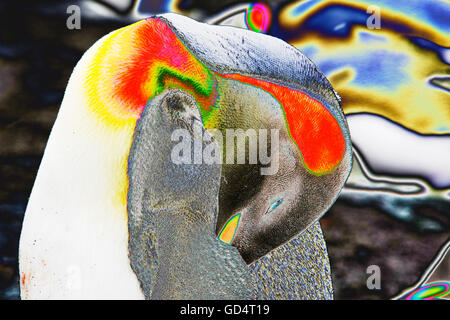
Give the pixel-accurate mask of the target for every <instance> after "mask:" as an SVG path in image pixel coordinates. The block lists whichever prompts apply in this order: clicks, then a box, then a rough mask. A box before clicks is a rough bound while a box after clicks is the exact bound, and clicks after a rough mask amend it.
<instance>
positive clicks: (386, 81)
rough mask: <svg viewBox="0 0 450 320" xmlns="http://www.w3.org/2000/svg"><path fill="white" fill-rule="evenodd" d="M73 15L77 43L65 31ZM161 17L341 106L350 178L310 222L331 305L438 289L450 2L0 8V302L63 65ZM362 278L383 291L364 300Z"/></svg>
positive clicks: (444, 268) (105, 3)
mask: <svg viewBox="0 0 450 320" xmlns="http://www.w3.org/2000/svg"><path fill="white" fill-rule="evenodd" d="M74 4H75V5H78V6H79V7H80V12H81V24H80V28H79V29H77V28H76V29H69V28H68V27H67V24H66V22H67V19H68V18H69V16H70V14H71V13H70V11H69V12H68V11H67V8H68V7H69V6H70V5H74ZM164 12H177V13H180V14H183V15H186V16H189V17H191V18H194V19H196V20H199V21H203V22H207V23H211V24H221V25H232V26H235V27H241V28H248V29H250V30H252V31H254V32H264V33H267V34H270V35H272V36H275V37H278V38H281V39H283V40H285V41H286V42H288V43H290V44H291V45H293V46H295V47H296V48H298V49H299V50H301V51H302V52H303V53H304V54H306V55H307V56H308V57H309V58H310V59H311V60H312V61H313V62H314V63H315V64H316V65H317V66H318V67H319V69H320V70H321V71H322V72H323V73H324V74H325V75H326V76H327V78H328V79H329V80H330V82H331V83H332V85H333V87H334V89H335V90H336V91H337V93H338V94H339V95H340V97H341V98H342V103H341V104H342V107H343V109H344V113H345V114H346V116H347V120H348V124H349V127H350V133H351V137H352V142H353V146H354V168H353V171H352V173H351V175H350V178H349V180H348V182H347V184H346V185H345V187H344V189H343V192H342V194H341V196H340V197H339V199H338V200H337V202H336V204H335V205H334V206H333V207H332V208H331V209H330V211H329V212H328V213H327V214H326V215H325V216H324V217H323V218H322V219H321V225H322V228H323V230H324V234H325V239H326V242H327V247H328V252H329V256H330V261H331V269H332V276H333V285H334V290H335V299H389V298H396V297H404V296H405V295H406V294H407V293H410V292H412V290H413V289H414V288H415V287H417V286H418V285H424V284H426V283H429V282H433V281H449V280H450V259H449V254H448V251H449V247H450V232H449V231H450V229H449V225H450V2H449V1H445V0H395V1H394V0H378V1H364V0H354V1H345V0H341V1H331V0H330V1H321V0H303V1H281V0H272V1H265V2H258V3H253V2H242V1H233V0H224V1H220V2H219V1H206V0H184V1H183V0H181V1H174V0H172V1H157V0H153V1H151V0H141V1H132V0H130V1H128V0H101V1H100V0H99V1H93V0H92V1H88V0H86V1H63V0H58V1H23V0H22V1H21V0H16V1H2V2H1V3H0V23H1V28H0V182H1V183H0V299H19V288H18V271H17V269H18V265H17V263H18V262H17V249H18V239H19V235H20V229H21V223H22V219H23V213H24V211H25V208H26V204H27V200H28V196H29V194H30V191H31V188H32V185H33V181H34V178H35V175H36V172H37V169H38V167H39V163H40V160H41V157H42V154H43V151H44V148H45V144H46V141H47V138H48V135H49V133H50V130H51V127H52V125H53V122H54V120H55V118H56V114H57V111H58V108H59V106H60V103H61V100H62V97H63V94H64V89H65V87H66V84H67V81H68V79H69V76H70V74H71V72H72V70H73V68H74V66H75V64H76V63H77V61H78V60H79V59H80V57H81V55H82V54H83V52H84V51H85V50H86V49H87V48H89V47H90V46H91V45H92V44H93V43H94V42H95V41H96V40H97V39H99V38H100V37H101V36H103V35H105V34H107V33H109V32H110V31H112V30H115V29H117V28H119V27H122V26H125V25H128V24H130V23H132V22H134V21H137V20H139V19H142V18H145V17H147V16H150V15H152V14H157V13H164ZM299 72H300V70H299ZM373 265H375V266H378V267H379V270H380V275H381V286H380V288H375V289H369V288H368V286H367V279H368V278H369V276H370V273H368V267H369V266H373Z"/></svg>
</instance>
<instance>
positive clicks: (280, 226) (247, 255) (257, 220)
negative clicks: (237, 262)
mask: <svg viewBox="0 0 450 320" xmlns="http://www.w3.org/2000/svg"><path fill="white" fill-rule="evenodd" d="M220 85H221V88H223V92H226V95H224V97H223V99H222V100H221V102H220V107H222V108H221V109H220V110H221V111H220V112H221V117H220V118H221V119H223V120H222V121H219V122H217V123H216V125H217V126H218V127H220V128H221V130H222V133H223V134H222V135H223V136H224V137H225V136H226V131H227V129H228V128H242V129H243V131H246V130H248V129H255V131H256V132H257V133H258V132H261V129H263V133H264V134H263V135H258V138H259V139H261V138H262V137H263V136H264V135H267V141H268V144H267V150H261V149H258V161H257V163H255V164H250V163H249V155H248V152H249V149H250V139H249V140H248V141H247V143H248V144H247V145H246V149H245V150H244V152H246V162H245V163H244V164H236V163H235V164H227V163H226V159H225V158H226V157H225V156H224V160H223V165H222V179H221V186H220V193H219V215H218V221H217V225H216V233H217V235H218V237H219V239H220V240H222V241H224V242H226V243H228V244H230V245H232V246H235V247H236V248H237V249H238V250H239V252H240V254H241V255H242V257H243V259H244V260H245V261H246V262H247V263H251V262H253V261H255V260H257V259H259V258H260V257H262V256H264V255H265V254H267V253H268V252H270V251H271V250H273V249H275V248H277V247H278V246H280V245H282V244H284V243H285V242H287V241H289V240H290V239H291V238H293V237H295V236H296V235H298V234H299V233H301V232H303V231H304V230H305V229H306V228H307V227H308V226H309V225H311V224H312V223H313V222H315V221H317V220H318V219H319V218H320V217H321V216H322V215H323V214H324V213H325V212H326V211H327V209H328V208H329V207H330V206H331V205H332V203H333V202H334V201H335V200H336V198H337V196H338V194H339V192H340V190H341V188H342V186H343V184H344V182H345V180H346V178H347V175H348V171H349V168H350V167H351V157H350V154H349V151H350V150H351V148H349V147H348V146H347V150H346V152H345V154H344V156H343V158H342V160H341V161H340V162H339V164H338V165H337V166H336V167H335V168H334V169H333V170H331V171H330V172H325V173H322V174H317V173H314V172H312V171H311V170H310V169H309V168H308V167H307V163H305V160H304V157H303V155H302V153H301V150H299V147H298V145H297V143H296V141H295V140H294V139H292V135H291V134H290V132H289V131H290V128H289V123H288V122H287V121H286V116H285V114H284V112H283V108H282V106H281V105H280V101H279V100H278V99H276V98H275V97H274V96H273V95H271V94H270V93H268V92H267V91H265V90H263V89H261V88H258V87H255V86H251V85H249V84H245V83H242V82H236V81H235V80H232V79H226V80H223V81H222V82H220ZM305 107H307V106H305ZM334 107H336V108H337V107H339V102H338V100H337V98H336V100H335V105H334ZM237 110H242V111H241V112H237ZM238 114H239V116H237V115H238ZM342 130H343V131H344V132H345V130H346V127H345V125H344V126H343V129H342ZM271 133H274V134H271ZM223 144H224V145H226V142H224V143H223ZM258 144H259V146H261V141H259V142H258ZM262 145H263V147H264V143H262ZM226 147H227V148H228V146H227V145H226ZM235 151H236V152H238V149H237V147H236V150H235ZM261 151H263V154H261ZM224 152H225V153H226V150H224ZM264 155H270V158H271V160H270V162H269V163H267V161H266V162H265V163H262V160H263V159H261V156H264ZM264 169H265V170H266V172H267V171H268V172H269V174H267V173H266V174H262V172H263V171H262V170H264Z"/></svg>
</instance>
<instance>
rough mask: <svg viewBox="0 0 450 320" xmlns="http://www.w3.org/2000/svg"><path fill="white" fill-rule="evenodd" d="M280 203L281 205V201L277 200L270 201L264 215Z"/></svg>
mask: <svg viewBox="0 0 450 320" xmlns="http://www.w3.org/2000/svg"><path fill="white" fill-rule="evenodd" d="M282 203H283V199H277V200H274V201H272V203H271V204H270V207H269V208H268V209H267V211H266V213H265V214H269V213H271V212H272V211H273V210H275V209H276V208H277V207H278V206H279V205H280V204H282Z"/></svg>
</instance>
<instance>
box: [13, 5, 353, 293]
mask: <svg viewBox="0 0 450 320" xmlns="http://www.w3.org/2000/svg"><path fill="white" fill-rule="evenodd" d="M280 52H281V53H282V54H280ZM236 88H238V89H239V90H238V91H236ZM173 90H180V91H182V92H184V93H186V94H187V96H182V97H181V98H180V97H179V99H182V100H183V99H184V101H185V103H184V104H188V105H190V106H191V107H188V108H187V109H188V110H191V111H192V110H198V113H199V115H198V116H195V117H194V118H199V119H200V122H201V123H202V126H203V127H204V128H206V129H207V130H210V129H214V128H216V129H219V130H225V129H226V128H239V126H240V124H245V126H247V127H248V128H262V127H266V120H264V121H262V120H261V119H260V117H259V115H258V114H259V113H260V112H261V111H264V112H265V111H267V110H268V111H269V113H267V114H266V115H265V116H268V115H270V114H274V115H275V116H276V117H275V116H274V119H277V120H276V121H278V122H277V124H272V123H271V122H269V123H270V124H269V126H274V127H277V128H279V127H282V128H283V130H282V132H281V134H282V140H283V141H284V144H283V146H284V149H283V152H282V154H283V157H282V159H286V161H285V162H282V163H284V164H282V166H281V167H280V168H281V169H282V170H281V173H280V175H274V176H272V177H271V178H267V179H265V180H264V181H262V180H261V178H258V179H256V180H254V182H258V181H260V182H261V185H260V186H259V187H257V188H254V189H251V190H247V191H245V192H241V191H242V188H241V187H242V186H243V185H244V184H245V181H246V180H247V179H248V178H252V176H253V174H252V172H253V171H254V170H253V169H250V171H249V172H250V174H249V172H247V173H243V172H242V169H241V168H244V167H245V166H243V167H239V166H231V167H226V166H225V167H224V168H225V170H223V169H222V173H220V170H219V171H217V168H216V169H214V168H208V169H207V170H205V173H208V176H209V178H208V179H206V178H205V179H204V175H202V174H201V173H200V172H199V170H201V169H202V168H203V169H204V167H202V166H199V167H198V168H197V169H192V172H190V173H187V172H186V171H185V170H186V169H183V168H186V167H183V168H178V170H175V169H174V168H172V169H174V172H176V173H179V174H181V176H182V177H184V179H186V178H187V177H188V176H189V175H190V174H191V175H192V174H193V173H195V174H198V180H196V181H197V182H198V183H194V186H195V187H194V186H193V188H194V190H197V188H199V190H203V188H206V186H207V188H210V194H208V193H206V192H201V193H200V194H201V195H203V196H204V197H205V198H204V199H203V198H201V197H200V196H199V197H195V196H192V195H187V194H186V193H180V195H184V197H183V198H181V200H180V198H179V197H177V196H178V194H177V191H178V189H177V188H179V187H182V186H181V185H180V184H175V185H173V186H169V185H168V181H170V179H168V178H167V177H169V176H170V175H171V174H170V170H163V169H164V168H167V167H170V166H169V165H168V164H167V163H163V162H161V161H162V159H163V158H164V157H167V152H161V150H160V149H164V148H161V147H162V144H164V143H165V141H164V142H163V141H161V142H159V146H160V148H156V146H158V143H157V142H156V140H154V139H149V138H148V135H149V134H150V133H149V132H151V131H152V130H151V128H152V126H153V128H156V127H155V126H156V124H154V123H153V122H152V121H153V120H151V119H150V118H148V115H154V113H152V112H156V111H146V110H149V109H152V108H153V107H155V106H156V107H155V110H156V109H158V110H160V111H161V108H163V106H164V105H165V104H164V103H163V102H161V100H160V99H162V97H166V98H168V97H169V96H168V94H169V92H172V93H173V92H174V91H173ZM176 92H178V91H176ZM176 95H180V94H176ZM258 99H260V100H258ZM261 99H262V100H261ZM171 100H173V99H171ZM158 101H159V102H158ZM186 101H188V102H186ZM258 101H265V102H264V103H265V104H267V101H270V103H269V104H270V105H269V106H267V108H268V109H267V110H266V109H264V108H265V107H264V108H262V109H261V108H259V106H260V105H264V103H263V102H262V103H261V104H254V103H256V102H258ZM192 104H195V105H196V108H193V107H192ZM238 105H239V106H241V107H240V108H238V109H236V108H234V107H235V106H238ZM269 109H270V110H269ZM233 110H234V111H233ZM243 111H245V112H243ZM167 112H168V111H167ZM193 113H194V114H195V112H193ZM248 115H250V116H249V117H247V116H248ZM183 117H186V116H185V115H181V116H179V118H177V119H178V120H180V119H181V118H183ZM144 119H147V120H148V121H145V120H144ZM280 119H283V122H279V121H281V120H280ZM178 120H176V122H177V123H178V122H179V121H178ZM152 123H153V124H152ZM146 124H148V126H147V125H146ZM165 124H166V126H170V125H171V122H170V121H169V122H167V121H166V122H165ZM143 132H147V134H144V135H142V134H143ZM153 132H154V131H153ZM158 134H162V135H164V134H167V132H166V131H164V130H162V131H161V132H160V133H158ZM138 137H146V138H145V139H140V138H138ZM156 149H158V150H156ZM165 150H167V149H165ZM147 157H148V159H147ZM149 159H158V161H156V160H155V162H153V160H152V161H150V160H149ZM289 159H290V160H289ZM283 161H284V160H283ZM152 163H153V164H152ZM157 163H159V165H156V164H157ZM146 168H147V169H150V168H151V170H152V171H154V172H153V173H152V172H150V173H149V172H147V171H146ZM350 168H351V146H350V136H349V134H348V128H347V124H346V121H345V118H344V116H343V113H342V110H341V108H340V106H339V99H338V97H337V95H336V93H335V92H334V90H333V89H332V87H331V85H330V84H329V82H328V80H327V79H326V78H325V76H324V75H323V74H322V73H321V72H320V71H319V70H318V69H317V67H316V66H315V65H314V64H313V63H312V62H311V61H310V60H309V59H307V58H306V57H305V56H304V55H302V54H301V53H300V52H299V51H298V50H296V49H295V48H293V47H291V46H289V45H287V44H286V43H284V42H283V41H281V40H279V39H276V38H273V37H270V36H267V35H263V34H257V33H253V32H250V31H247V30H241V29H238V28H233V27H219V26H210V25H206V24H201V23H198V22H195V21H194V20H192V19H189V18H187V17H183V16H180V15H176V14H165V15H161V16H155V17H151V18H148V19H145V20H142V21H139V22H137V23H135V24H132V25H130V26H127V27H124V28H122V29H119V30H116V31H114V32H112V33H110V34H108V35H106V36H104V37H103V38H102V39H100V40H99V41H97V42H96V43H95V44H94V45H93V46H92V47H91V48H90V49H89V50H88V51H87V52H86V53H85V54H84V55H83V57H82V58H81V60H80V61H79V62H78V64H77V65H76V67H75V69H74V71H73V73H72V75H71V77H70V79H69V83H68V85H67V88H66V92H65V95H64V98H63V101H62V105H61V108H60V110H59V113H58V116H57V119H56V121H55V124H54V126H53V128H52V132H51V134H50V137H49V140H48V143H47V146H46V149H45V152H44V156H43V158H42V162H41V165H40V168H39V171H38V174H37V177H36V180H35V184H34V186H33V190H32V193H31V195H30V199H29V202H28V206H27V210H26V213H25V218H24V222H23V228H22V233H21V238H20V245H19V268H20V286H21V297H22V298H23V299H52V298H57V299H77V298H82V299H98V298H100V299H119V298H120V299H124V298H128V299H143V298H155V299H164V298H180V297H188V298H189V297H195V298H205V297H208V298H215V297H217V298H226V297H228V298H233V297H234V298H244V297H245V298H250V297H252V296H253V293H252V292H253V291H252V290H245V289H244V287H245V284H250V283H251V281H252V280H251V279H250V278H249V277H248V274H247V272H248V269H246V267H245V266H244V265H243V264H242V261H245V262H246V263H247V264H250V267H251V266H252V265H253V266H255V265H256V266H259V267H257V268H255V267H254V268H250V272H253V273H254V277H253V280H254V281H255V282H256V285H257V286H258V281H259V283H262V284H263V285H260V286H259V288H258V290H259V291H260V294H258V296H259V297H262V298H264V297H269V298H271V297H281V298H288V297H289V294H281V295H277V294H276V292H275V293H274V291H276V290H278V289H277V288H276V286H278V287H283V285H282V283H283V282H282V281H283V279H281V278H282V277H283V273H278V275H277V276H275V277H274V278H272V279H271V281H268V280H270V279H265V278H264V276H263V274H264V273H265V274H266V275H267V274H268V273H267V272H265V271H264V270H266V269H267V267H268V268H270V265H271V264H272V263H277V261H278V260H280V259H281V260H282V259H283V257H284V256H285V255H286V254H287V255H289V254H292V252H293V251H297V252H298V251H299V250H300V251H301V250H303V249H302V248H307V249H308V248H309V249H311V250H310V251H314V248H318V249H320V251H321V254H320V255H318V256H317V260H308V261H303V262H302V261H297V262H293V263H294V265H293V269H294V270H300V269H302V268H303V269H311V268H310V266H311V265H320V266H321V267H320V268H319V269H318V270H321V272H323V271H325V272H328V271H329V268H328V269H327V266H328V258H327V256H326V250H325V246H324V240H323V235H322V233H321V230H320V227H318V224H317V220H318V219H319V218H320V216H322V215H323V214H324V212H326V210H327V209H328V208H329V207H330V206H331V204H332V203H333V202H334V201H335V199H336V197H337V195H338V193H339V191H340V189H341V188H342V186H343V184H344V182H345V180H346V178H347V176H348V173H349V171H350ZM297 169H298V170H297ZM158 170H159V172H158ZM183 170H184V171H183ZM183 174H184V176H183ZM217 175H221V177H220V178H219V181H220V187H219V196H218V197H219V200H218V203H219V206H218V208H217V203H215V202H214V199H213V198H214V197H215V196H217V193H216V191H217V190H216V188H217V184H215V183H217ZM164 177H166V178H167V179H168V180H167V181H166V180H164V179H165V178H164ZM171 177H172V179H175V176H173V175H172V176H171ZM239 177H245V179H241V178H239ZM140 179H144V180H142V181H143V183H139V182H138V181H140ZM161 179H163V180H161ZM181 179H183V178H181ZM233 179H234V180H237V181H239V180H240V181H241V182H238V183H236V184H233V183H230V181H231V180H233ZM172 181H173V180H172ZM180 181H182V180H180ZM290 182H293V183H290ZM153 184H154V186H153ZM185 184H186V185H189V183H185ZM283 186H286V187H287V188H284V189H283V188H282V187H283ZM233 188H234V189H233ZM233 190H234V191H233ZM302 190H304V192H301V191H302ZM277 194H279V195H280V197H279V198H277ZM232 198H233V199H232ZM191 200H192V201H191ZM183 201H184V202H183ZM183 203H184V204H183ZM188 203H189V205H188ZM266 205H268V207H267V208H266V207H265V206H266ZM188 207H191V209H189V208H188ZM190 210H194V211H195V212H196V213H198V214H195V217H198V219H199V221H195V223H194V222H192V221H190V220H191V218H192V217H193V216H194V215H193V213H192V212H191V211H190ZM280 210H281V211H280ZM215 211H218V212H215ZM162 212H169V213H168V215H169V216H170V215H171V216H172V218H167V219H160V218H158V217H160V216H161V213H162ZM277 212H278V213H280V214H279V215H278V214H277ZM272 213H273V214H272ZM237 214H239V215H240V216H239V220H240V223H236V224H234V226H233V227H232V228H231V229H232V230H228V229H227V226H231V225H233V224H231V223H229V222H230V219H232V218H233V217H234V216H236V215H237ZM213 217H216V218H217V221H216V222H215V224H216V225H215V226H214V227H213V229H214V228H215V231H216V234H217V236H218V237H219V240H220V241H222V243H220V242H217V241H216V240H214V239H213V238H212V237H211V233H210V231H211V230H210V228H211V223H212V222H211V221H214V218H213ZM211 219H212V220H211ZM194 220H195V219H194ZM177 223H178V224H177ZM189 223H191V224H189ZM174 224H177V226H178V227H180V226H186V230H182V232H180V233H179V235H180V237H177V235H175V234H173V232H172V233H171V232H170V231H171V230H172V228H171V227H172V226H174ZM213 224H214V223H213ZM189 227H192V228H193V229H191V230H188V229H189ZM310 228H314V230H315V232H310V231H308V230H311V229H310ZM200 230H201V232H200ZM305 230H307V231H306V232H305ZM195 231H199V232H195ZM224 231H227V232H224ZM267 232H269V234H272V235H275V236H269V237H267ZM302 232H303V234H302V235H301V237H302V239H303V240H302V241H300V242H301V244H299V241H298V237H299V234H300V233H302ZM225 233H227V234H230V235H231V236H229V237H228V238H225V237H224V234H225ZM162 234H164V236H162V237H160V235H162ZM180 239H184V240H185V241H184V242H183V243H180V242H179V241H180ZM195 239H196V240H195ZM296 239H297V240H296ZM164 241H167V242H166V244H167V246H168V247H173V250H169V249H167V248H166V246H164V247H158V245H157V243H164ZM292 241H294V242H292ZM155 243H156V245H155ZM194 243H198V246H192V247H190V248H191V249H193V248H195V250H194V252H197V251H196V250H199V251H198V252H204V254H206V255H207V256H208V257H211V259H206V262H205V263H204V264H201V263H199V265H201V266H202V267H203V268H204V269H203V270H205V272H207V274H208V276H210V277H207V278H208V279H211V277H212V278H214V277H215V278H214V279H217V281H218V282H217V283H219V284H221V285H223V289H221V288H212V287H211V285H210V284H211V282H210V281H206V282H205V284H204V285H203V284H197V287H195V286H194V284H192V286H193V287H192V288H193V289H194V290H193V295H192V296H189V295H188V294H189V293H188V292H186V291H187V290H189V288H188V287H186V288H182V287H180V283H183V282H184V281H185V280H189V279H190V278H189V277H190V276H192V275H187V274H186V268H192V263H194V262H195V263H197V262H199V259H200V258H199V256H198V255H195V254H194V255H192V256H190V257H186V256H184V257H182V256H179V255H178V253H179V252H181V251H179V250H178V249H179V248H182V246H187V245H188V244H194ZM206 243H208V244H209V245H207V246H206V247H208V248H209V249H205V248H206V247H205V246H204V245H205V244H206ZM295 243H297V244H295ZM233 247H234V248H233ZM283 248H284V250H282V249H283ZM286 248H287V249H286ZM289 248H294V249H289ZM236 249H237V250H238V251H239V254H240V256H241V257H242V259H243V260H240V259H241V258H240V257H239V256H237V254H236ZM202 250H203V251H202ZM204 250H206V251H204ZM186 252H191V251H186ZM217 254H218V255H219V256H221V257H220V258H219V259H217V260H215V261H214V258H213V257H217V256H218V255H217ZM270 255H272V256H271V257H272V258H270V257H269V256H270ZM297 256H299V257H300V256H301V255H297ZM171 257H173V259H171ZM274 257H278V258H274ZM304 257H306V258H305V259H312V258H313V255H309V256H308V255H305V256H304ZM180 259H181V260H180ZM177 261H182V262H184V263H188V265H183V264H177V263H176V262H177ZM208 261H209V262H208ZM189 263H190V264H189ZM296 263H298V265H297V264H296ZM231 265H232V266H233V268H231V267H230V266H231ZM169 266H170V268H169ZM213 266H216V267H217V268H218V269H217V270H222V271H221V272H217V273H213V272H211V268H212V267H213ZM300 267H301V268H300ZM272 270H273V271H274V269H272ZM311 270H312V269H311ZM327 270H328V271H327ZM269 277H270V274H269ZM295 277H302V274H301V272H300V273H299V274H294V275H292V276H290V278H289V281H295V280H296V278H295ZM258 278H259V280H258ZM176 279H178V283H177V281H175V280H176ZM192 279H196V278H195V277H193V278H192ZM272 280H273V281H275V282H276V285H274V284H273V281H272ZM329 280H330V278H329V274H325V275H324V277H323V279H321V280H317V281H318V283H314V284H312V285H311V288H312V289H311V290H312V291H314V290H316V289H314V288H322V287H323V288H326V289H324V290H328V289H329V288H328V286H329V285H328V284H327V283H328V282H329ZM230 281H231V282H235V283H234V284H230ZM319 282H320V283H319ZM190 283H192V282H190ZM280 283H281V285H280ZM248 287H251V285H249V286H248ZM268 287H270V288H268ZM195 288H197V289H198V290H197V289H195ZM327 288H328V289H327ZM282 290H284V289H282ZM318 290H322V289H318ZM261 292H263V293H261ZM299 296H300V297H301V295H299Z"/></svg>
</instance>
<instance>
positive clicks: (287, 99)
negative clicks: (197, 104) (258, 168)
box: [222, 74, 345, 175]
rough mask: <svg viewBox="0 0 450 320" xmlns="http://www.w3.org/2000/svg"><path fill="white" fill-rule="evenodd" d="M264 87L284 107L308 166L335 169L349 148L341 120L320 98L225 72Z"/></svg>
mask: <svg viewBox="0 0 450 320" xmlns="http://www.w3.org/2000/svg"><path fill="white" fill-rule="evenodd" d="M222 76H223V77H225V78H229V79H234V80H238V81H240V82H244V83H248V84H250V85H253V86H256V87H259V88H261V89H264V90H265V91H267V92H269V93H270V94H272V95H273V96H274V97H275V99H277V100H278V101H279V102H280V104H281V105H282V107H283V111H284V115H285V118H286V123H287V128H288V132H289V134H290V136H291V138H292V139H293V140H294V142H295V143H296V145H297V146H298V148H299V150H300V153H301V155H302V158H303V161H304V164H305V167H306V168H307V169H308V170H309V171H310V172H312V173H313V174H315V175H322V174H325V173H329V172H331V171H333V170H334V169H335V168H336V167H337V166H338V165H339V163H340V162H341V160H342V158H343V156H344V152H345V139H344V136H343V133H342V130H341V128H340V126H339V123H338V121H337V120H336V119H335V118H334V117H333V115H332V114H331V112H330V111H329V110H328V109H327V108H326V107H325V106H324V105H323V104H322V103H321V102H319V101H317V100H315V99H313V98H311V97H309V96H308V95H306V94H305V93H303V92H300V91H299V90H294V89H291V88H288V87H285V86H282V85H279V84H275V83H271V82H268V81H263V80H258V79H254V78H251V77H247V76H242V75H239V74H226V75H222Z"/></svg>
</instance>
